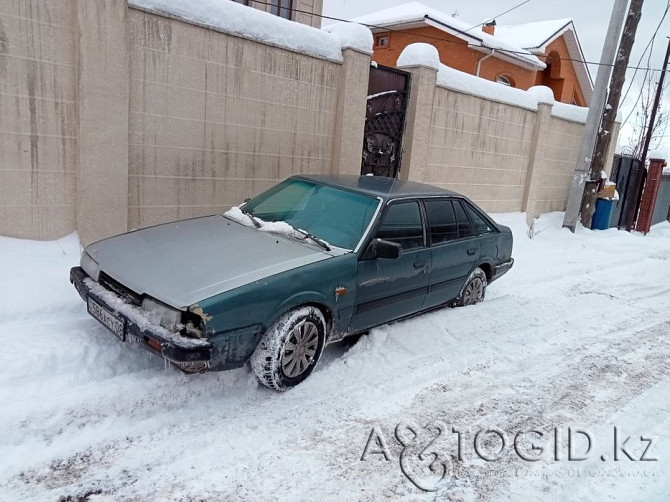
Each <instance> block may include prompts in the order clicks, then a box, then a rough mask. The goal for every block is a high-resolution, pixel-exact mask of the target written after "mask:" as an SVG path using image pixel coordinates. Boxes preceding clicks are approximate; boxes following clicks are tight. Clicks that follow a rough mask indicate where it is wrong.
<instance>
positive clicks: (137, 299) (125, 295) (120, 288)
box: [98, 272, 142, 307]
mask: <svg viewBox="0 0 670 502" xmlns="http://www.w3.org/2000/svg"><path fill="white" fill-rule="evenodd" d="M98 283H99V284H100V285H101V286H102V287H103V288H105V289H107V290H109V291H111V292H112V293H115V294H116V295H118V296H120V297H121V298H122V299H123V300H125V301H126V302H128V303H132V304H133V305H137V306H138V307H139V306H141V305H142V297H141V296H140V295H138V294H137V293H135V292H134V291H131V290H130V289H128V288H127V287H125V286H124V285H123V284H121V283H120V282H118V281H115V280H114V279H112V278H111V277H110V276H108V275H107V274H105V273H104V272H100V274H99V276H98Z"/></svg>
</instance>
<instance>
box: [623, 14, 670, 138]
mask: <svg viewBox="0 0 670 502" xmlns="http://www.w3.org/2000/svg"><path fill="white" fill-rule="evenodd" d="M668 10H670V1H669V2H668V3H667V4H666V6H665V11H664V12H663V16H661V20H660V21H659V23H658V26H657V27H656V30H654V33H653V34H652V36H651V38H650V39H649V42H647V46H646V47H645V48H644V51H642V55H641V56H640V59H639V61H638V65H639V64H640V63H642V60H643V59H644V56H645V54H646V53H647V50H649V55H648V57H647V65H649V64H650V63H651V55H652V53H653V51H654V41H655V40H656V35H657V34H658V30H659V29H660V28H661V25H662V24H663V21H664V19H665V17H666V16H667V14H668ZM635 75H637V70H635V72H634V73H633V76H632V77H631V79H630V83H629V84H628V89H626V93H625V95H624V97H623V99H622V100H621V102H622V103H625V101H626V98H627V97H628V93H629V92H630V90H631V88H632V87H633V83H634V82H635ZM647 79H649V71H648V70H647V71H645V73H644V78H643V79H642V85H641V86H640V92H639V93H638V95H637V98H635V103H634V104H633V106H632V107H631V109H630V112H629V113H628V115H627V116H626V118H625V119H624V121H623V122H622V123H621V125H624V124H626V123H628V120H629V119H630V118H631V116H632V115H633V112H634V111H635V109H636V108H637V105H638V103H639V102H640V99H642V94H643V93H644V92H645V85H646V83H647Z"/></svg>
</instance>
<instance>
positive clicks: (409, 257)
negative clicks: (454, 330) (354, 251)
mask: <svg viewBox="0 0 670 502" xmlns="http://www.w3.org/2000/svg"><path fill="white" fill-rule="evenodd" d="M423 219H424V218H423V214H422V210H421V206H420V204H419V202H418V201H416V200H414V201H406V202H397V203H392V204H390V205H389V206H388V207H387V208H386V211H385V212H384V215H383V216H382V220H381V223H380V225H379V227H378V229H377V231H376V234H375V235H374V236H373V239H383V240H386V241H391V242H394V243H397V244H400V246H402V252H401V254H400V256H399V257H398V258H378V257H366V254H365V253H364V254H363V255H362V258H361V259H360V260H359V262H358V270H357V292H356V306H355V308H354V315H353V319H352V322H351V328H350V329H351V330H352V331H362V330H365V329H368V328H371V327H373V326H378V325H380V324H384V323H386V322H389V321H392V320H393V319H398V318H400V317H404V316H407V315H409V314H413V313H415V312H418V311H419V310H421V307H422V305H423V301H424V298H425V296H426V292H427V290H428V277H429V275H430V274H429V272H430V259H431V250H430V249H429V248H428V247H426V235H425V228H424V222H423Z"/></svg>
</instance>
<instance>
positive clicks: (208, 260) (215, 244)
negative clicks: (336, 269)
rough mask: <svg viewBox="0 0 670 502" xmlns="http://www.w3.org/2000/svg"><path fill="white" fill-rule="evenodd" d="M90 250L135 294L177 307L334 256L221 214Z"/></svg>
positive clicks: (103, 267) (102, 268)
mask: <svg viewBox="0 0 670 502" xmlns="http://www.w3.org/2000/svg"><path fill="white" fill-rule="evenodd" d="M86 252H87V253H88V254H89V255H90V256H91V257H92V258H93V260H95V261H96V262H97V263H98V264H99V266H100V271H102V272H104V273H105V274H107V275H109V276H110V277H112V278H113V279H115V280H116V281H118V282H120V283H121V284H123V285H124V286H126V287H127V288H129V289H131V290H133V291H134V292H135V293H139V294H147V295H149V296H152V297H154V298H156V299H158V300H160V301H162V302H164V303H166V304H168V305H171V306H173V307H177V308H183V307H187V306H189V305H192V304H194V303H197V302H199V301H201V300H203V299H205V298H209V297H211V296H214V295H216V294H219V293H223V292H225V291H229V290H231V289H234V288H237V287H240V286H243V285H245V284H248V283H250V282H253V281H257V280H259V279H263V278H264V277H268V276H271V275H274V274H277V273H280V272H284V271H286V270H290V269H292V268H296V267H300V266H303V265H307V264H309V263H314V262H316V261H320V260H323V259H326V258H329V257H330V256H331V255H329V254H328V253H325V252H323V250H320V249H314V248H312V247H311V246H307V245H304V244H301V243H299V242H293V241H291V240H288V239H287V238H285V237H281V236H277V235H274V234H272V233H265V232H259V231H257V230H255V229H253V228H249V227H247V226H245V225H241V224H240V223H236V222H234V221H232V220H230V219H228V218H225V217H223V216H221V215H215V216H207V217H204V218H195V219H191V220H184V221H177V222H174V223H167V224H165V225H158V226H155V227H149V228H145V229H142V230H137V231H134V232H130V233H127V234H123V235H118V236H116V237H111V238H109V239H105V240H102V241H99V242H96V243H94V244H91V245H90V246H88V247H87V248H86Z"/></svg>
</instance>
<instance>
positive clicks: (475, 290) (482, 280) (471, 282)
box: [454, 268, 488, 307]
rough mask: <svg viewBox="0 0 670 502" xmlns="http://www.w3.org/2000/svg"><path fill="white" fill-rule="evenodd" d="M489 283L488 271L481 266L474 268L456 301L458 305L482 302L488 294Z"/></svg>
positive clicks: (463, 305)
mask: <svg viewBox="0 0 670 502" xmlns="http://www.w3.org/2000/svg"><path fill="white" fill-rule="evenodd" d="M487 284H488V281H487V280H486V273H485V272H484V271H483V270H482V269H481V268H476V269H474V270H473V271H472V273H471V274H470V276H469V277H468V280H467V281H465V286H463V289H462V290H461V293H460V294H459V295H458V296H457V297H456V301H455V302H454V303H455V304H456V306H457V307H465V306H466V305H474V304H475V303H479V302H481V301H482V300H483V299H484V295H486V285H487Z"/></svg>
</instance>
